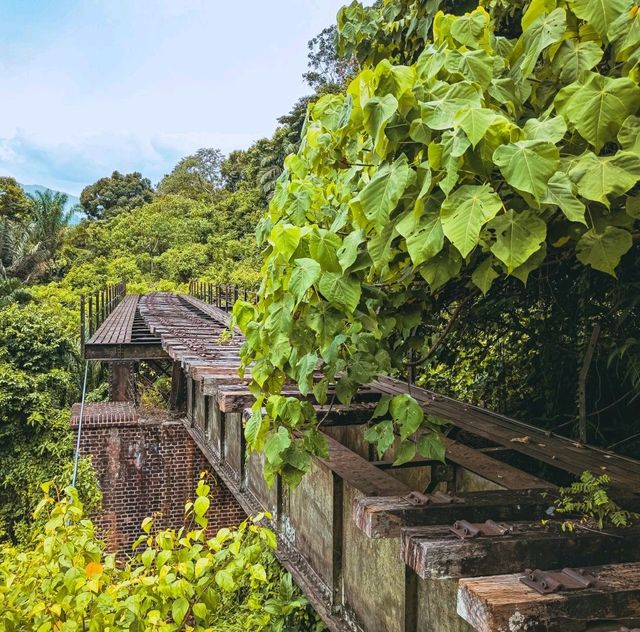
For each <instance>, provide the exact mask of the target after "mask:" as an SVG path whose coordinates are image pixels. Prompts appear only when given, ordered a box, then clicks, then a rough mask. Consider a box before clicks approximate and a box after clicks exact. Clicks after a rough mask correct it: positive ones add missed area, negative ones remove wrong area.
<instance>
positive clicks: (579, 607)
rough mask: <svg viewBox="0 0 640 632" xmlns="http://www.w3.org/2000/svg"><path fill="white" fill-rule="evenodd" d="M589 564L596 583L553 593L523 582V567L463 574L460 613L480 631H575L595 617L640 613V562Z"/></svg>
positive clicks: (627, 616) (616, 617)
mask: <svg viewBox="0 0 640 632" xmlns="http://www.w3.org/2000/svg"><path fill="white" fill-rule="evenodd" d="M555 568H558V567H557V566H556V567H555ZM585 570H586V571H587V572H589V573H590V574H592V575H594V576H595V577H596V579H597V585H596V586H595V587H593V588H586V589H584V590H575V591H564V592H557V593H551V594H547V595H541V594H539V593H537V592H536V591H535V590H533V589H531V588H529V587H528V586H526V585H525V584H523V583H522V582H521V581H520V577H522V575H523V574H522V573H515V574H511V575H497V576H493V577H477V578H474V579H461V580H460V583H459V588H458V614H459V615H460V616H461V617H462V618H463V619H464V620H465V621H466V622H467V623H469V624H470V625H471V626H472V627H473V628H475V629H476V630H477V631H478V632H497V631H501V630H505V631H509V630H527V632H529V630H531V631H536V630H544V631H545V632H546V631H548V632H573V631H576V630H584V629H585V627H586V626H585V623H587V622H591V621H606V620H610V621H619V620H624V619H633V618H639V617H640V564H639V563H632V564H613V565H607V566H593V567H588V568H586V569H585Z"/></svg>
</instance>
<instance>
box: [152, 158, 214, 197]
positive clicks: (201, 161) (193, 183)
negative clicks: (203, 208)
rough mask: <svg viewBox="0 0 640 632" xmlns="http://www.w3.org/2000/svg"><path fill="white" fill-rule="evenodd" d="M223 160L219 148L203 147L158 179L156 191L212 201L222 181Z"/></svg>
mask: <svg viewBox="0 0 640 632" xmlns="http://www.w3.org/2000/svg"><path fill="white" fill-rule="evenodd" d="M223 162H224V155H223V154H222V152H221V151H220V150H219V149H214V148H211V147H203V148H202V149H199V150H198V151H197V152H196V153H195V154H193V155H191V156H186V157H185V158H183V159H182V160H180V162H179V163H178V164H177V165H176V166H175V167H174V168H173V171H172V172H171V173H170V174H168V175H166V176H165V177H164V178H163V179H162V180H161V181H160V184H159V185H158V192H159V193H161V194H163V195H183V196H184V197H188V198H191V199H193V200H202V201H208V202H213V201H215V199H216V196H217V194H218V193H219V191H220V189H221V187H222V185H223V182H224V178H223V176H222V171H221V169H222V164H223Z"/></svg>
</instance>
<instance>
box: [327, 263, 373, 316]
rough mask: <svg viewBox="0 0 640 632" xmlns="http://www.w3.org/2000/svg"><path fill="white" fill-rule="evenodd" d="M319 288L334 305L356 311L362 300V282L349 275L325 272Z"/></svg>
mask: <svg viewBox="0 0 640 632" xmlns="http://www.w3.org/2000/svg"><path fill="white" fill-rule="evenodd" d="M318 288H319V290H320V292H322V295H323V296H324V297H325V298H326V299H327V300H328V301H329V302H330V303H333V304H334V305H337V306H338V307H342V308H346V309H347V310H348V311H350V312H353V311H355V309H356V307H358V303H359V302H360V293H361V291H362V288H361V287H360V284H359V283H358V282H357V281H355V280H354V279H352V278H349V277H348V276H342V275H341V274H334V273H332V272H325V273H324V274H323V275H322V276H321V277H320V283H319V284H318Z"/></svg>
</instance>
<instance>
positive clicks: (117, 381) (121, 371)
mask: <svg viewBox="0 0 640 632" xmlns="http://www.w3.org/2000/svg"><path fill="white" fill-rule="evenodd" d="M109 369H110V373H111V375H110V386H111V401H113V402H126V401H129V399H130V397H128V390H129V388H128V387H129V379H130V377H131V362H111V363H110V366H109Z"/></svg>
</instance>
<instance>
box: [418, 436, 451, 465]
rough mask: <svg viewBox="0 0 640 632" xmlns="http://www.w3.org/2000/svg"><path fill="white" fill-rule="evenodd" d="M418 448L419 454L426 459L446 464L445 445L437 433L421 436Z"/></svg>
mask: <svg viewBox="0 0 640 632" xmlns="http://www.w3.org/2000/svg"><path fill="white" fill-rule="evenodd" d="M416 447H417V450H418V454H419V455H420V456H422V457H424V458H425V459H434V460H436V461H442V462H443V463H444V458H445V445H444V442H443V441H442V437H441V436H440V435H439V434H438V433H437V432H430V433H428V434H423V435H420V437H419V438H418V441H417V444H416Z"/></svg>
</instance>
